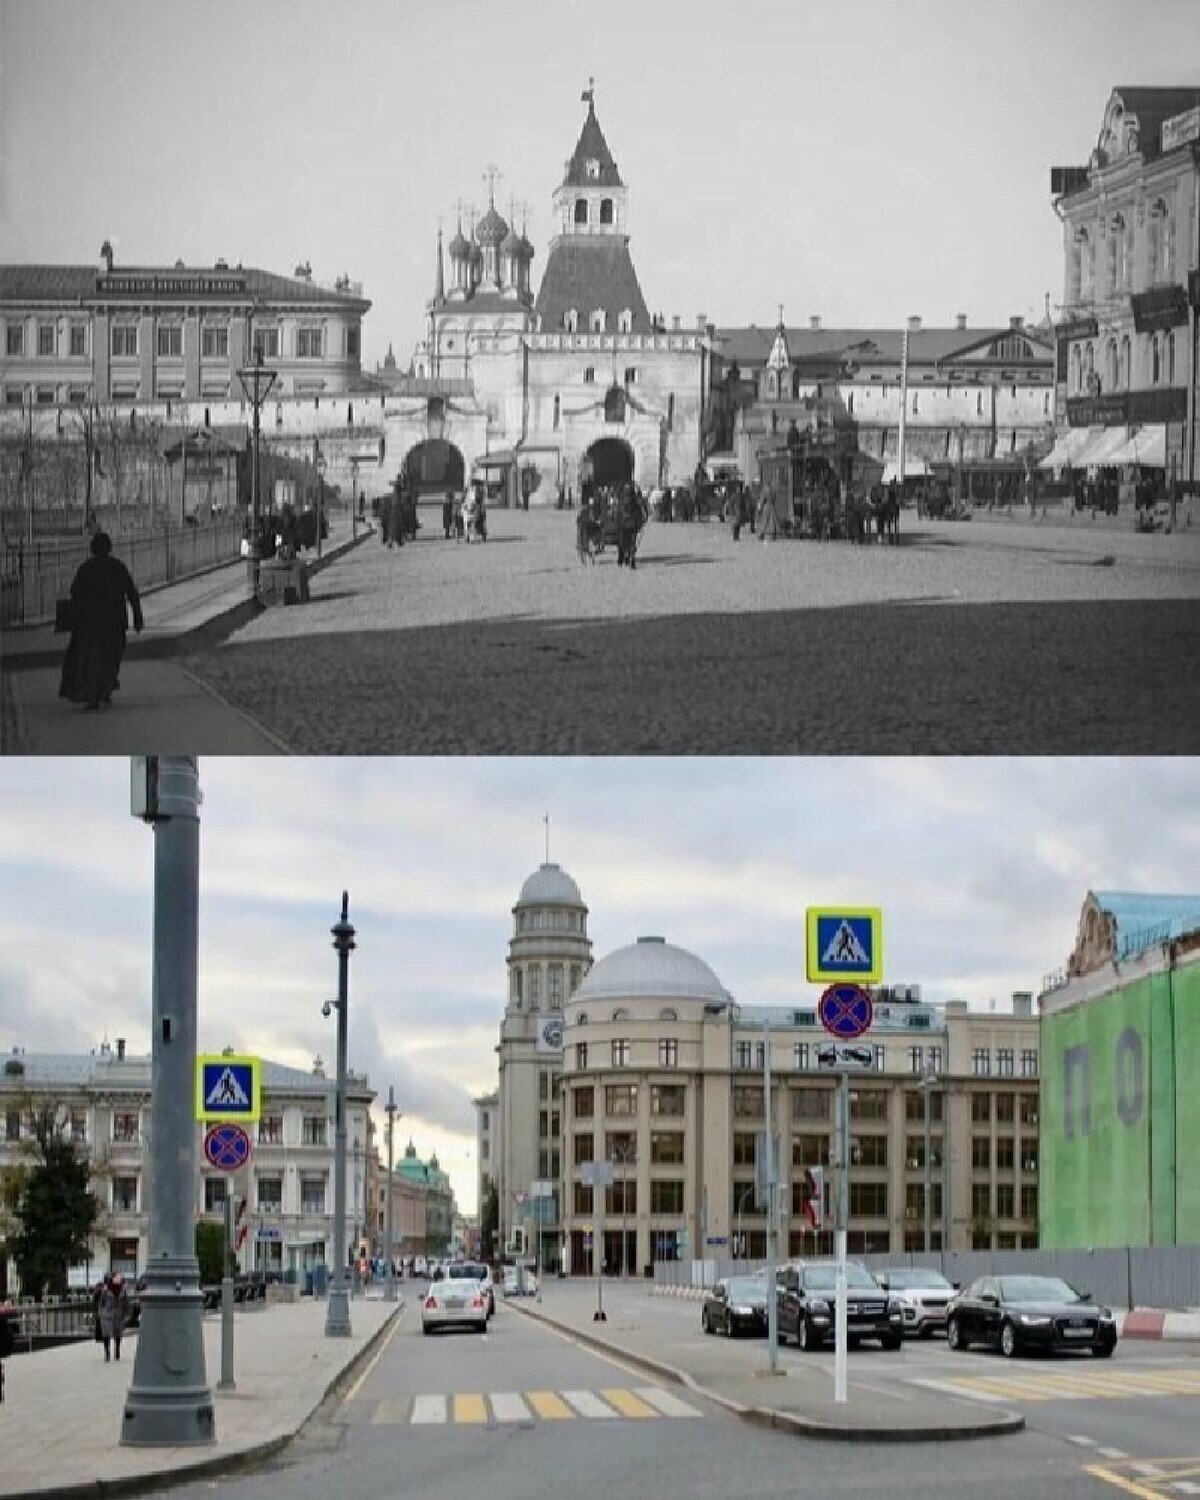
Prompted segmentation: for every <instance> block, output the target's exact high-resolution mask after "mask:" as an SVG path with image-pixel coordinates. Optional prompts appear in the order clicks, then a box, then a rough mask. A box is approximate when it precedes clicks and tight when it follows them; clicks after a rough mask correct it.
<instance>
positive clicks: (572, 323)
mask: <svg viewBox="0 0 1200 1500" xmlns="http://www.w3.org/2000/svg"><path fill="white" fill-rule="evenodd" d="M563 327H564V328H565V329H566V330H567V332H568V333H574V332H575V330H576V329H577V328H578V327H579V313H578V312H577V311H576V310H575V308H573V307H568V308H567V310H566V312H565V313H563Z"/></svg>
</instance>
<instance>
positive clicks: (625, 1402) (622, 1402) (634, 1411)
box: [600, 1386, 659, 1417]
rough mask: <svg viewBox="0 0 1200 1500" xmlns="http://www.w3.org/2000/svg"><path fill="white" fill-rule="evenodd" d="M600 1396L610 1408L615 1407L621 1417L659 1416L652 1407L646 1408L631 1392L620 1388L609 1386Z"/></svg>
mask: <svg viewBox="0 0 1200 1500" xmlns="http://www.w3.org/2000/svg"><path fill="white" fill-rule="evenodd" d="M600 1394H601V1395H602V1396H603V1397H604V1399H605V1400H606V1401H607V1402H608V1403H609V1405H610V1406H615V1407H616V1408H617V1410H618V1411H619V1412H620V1413H621V1415H622V1416H623V1417H657V1416H658V1415H659V1413H658V1412H656V1411H655V1410H654V1408H653V1407H652V1406H647V1405H646V1403H645V1402H644V1401H642V1400H640V1399H639V1398H638V1397H637V1396H635V1395H634V1394H633V1392H632V1391H626V1390H623V1389H622V1388H621V1387H620V1386H609V1388H608V1389H607V1390H603V1391H601V1392H600Z"/></svg>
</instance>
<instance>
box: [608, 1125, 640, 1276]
mask: <svg viewBox="0 0 1200 1500" xmlns="http://www.w3.org/2000/svg"><path fill="white" fill-rule="evenodd" d="M612 1159H613V1165H614V1166H619V1167H620V1168H621V1277H622V1279H624V1276H625V1262H626V1260H627V1258H628V1243H629V1229H628V1219H629V1205H628V1201H627V1199H628V1193H629V1178H628V1177H627V1176H626V1175H625V1174H626V1172H627V1170H628V1169H629V1168H630V1167H636V1166H637V1142H636V1140H631V1141H622V1142H621V1143H620V1144H619V1145H618V1146H616V1147H615V1149H614V1150H613V1158H612ZM635 1233H636V1230H635Z"/></svg>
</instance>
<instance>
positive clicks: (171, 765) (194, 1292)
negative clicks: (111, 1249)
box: [121, 756, 216, 1448]
mask: <svg viewBox="0 0 1200 1500" xmlns="http://www.w3.org/2000/svg"><path fill="white" fill-rule="evenodd" d="M139 777H140V778H143V781H142V784H141V786H140V788H139V785H138V784H137V783H138V779H139ZM133 779H134V783H135V785H134V786H133V792H134V812H135V815H137V816H139V817H142V818H144V819H145V821H146V822H149V823H152V824H153V825H154V970H153V997H152V1032H151V1035H152V1043H151V1064H150V1135H151V1139H152V1140H153V1142H154V1150H153V1151H152V1152H151V1153H150V1157H149V1162H148V1170H149V1179H150V1181H149V1187H150V1252H149V1257H148V1260H147V1263H146V1273H145V1280H146V1286H145V1290H144V1291H143V1292H142V1294H141V1304H142V1316H141V1325H140V1328H139V1332H138V1341H137V1354H136V1356H135V1358H134V1364H133V1380H132V1381H131V1383H130V1386H129V1391H128V1393H127V1394H126V1397H125V1409H124V1413H123V1414H122V1419H121V1442H122V1443H123V1444H127V1445H130V1446H134V1447H157V1446H165V1447H171V1448H176V1447H191V1446H195V1445H199V1444H202V1443H211V1442H213V1441H214V1439H215V1437H216V1423H215V1420H214V1414H213V1398H212V1392H211V1391H210V1390H209V1388H208V1379H207V1374H206V1371H205V1367H204V1330H203V1310H204V1304H203V1299H202V1297H201V1294H200V1267H199V1264H198V1262H197V1260H196V1246H195V1238H194V1230H193V1218H194V1208H195V1193H196V1122H195V1120H194V1118H193V1098H194V1094H195V1074H196V956H197V948H198V928H199V910H200V778H199V770H198V764H197V761H196V758H195V757H194V756H162V757H161V758H159V757H157V756H148V757H145V758H144V759H139V758H135V760H134V763H133Z"/></svg>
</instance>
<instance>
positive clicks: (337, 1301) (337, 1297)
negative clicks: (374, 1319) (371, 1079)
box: [321, 891, 355, 1339]
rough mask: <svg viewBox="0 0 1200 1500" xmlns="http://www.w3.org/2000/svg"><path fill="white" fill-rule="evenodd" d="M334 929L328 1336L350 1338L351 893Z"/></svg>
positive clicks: (344, 898) (327, 1004)
mask: <svg viewBox="0 0 1200 1500" xmlns="http://www.w3.org/2000/svg"><path fill="white" fill-rule="evenodd" d="M330 931H331V932H332V933H333V946H334V949H335V950H336V952H337V956H338V997H337V999H336V1000H326V1002H325V1004H324V1005H323V1006H322V1007H321V1010H322V1012H323V1014H324V1015H326V1016H328V1014H329V1012H330V1011H331V1010H333V1009H334V1008H335V1007H336V1008H337V1013H338V1022H337V1106H336V1108H337V1114H336V1123H335V1128H334V1157H333V1281H332V1283H331V1285H330V1288H329V1302H328V1304H327V1305H326V1308H325V1337H326V1338H327V1339H336V1338H343V1339H348V1338H349V1337H350V1334H351V1331H352V1330H351V1328H350V1301H349V1297H348V1295H347V1287H346V1282H347V1279H348V1277H347V1265H346V1012H347V1009H348V1007H349V1000H350V954H351V953H352V952H353V950H354V946H355V944H354V928H353V927H352V926H351V925H350V896H349V893H348V892H346V891H343V892H342V915H341V920H340V921H338V922H336V923H335V924H334V926H333V927H332V928H330Z"/></svg>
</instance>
